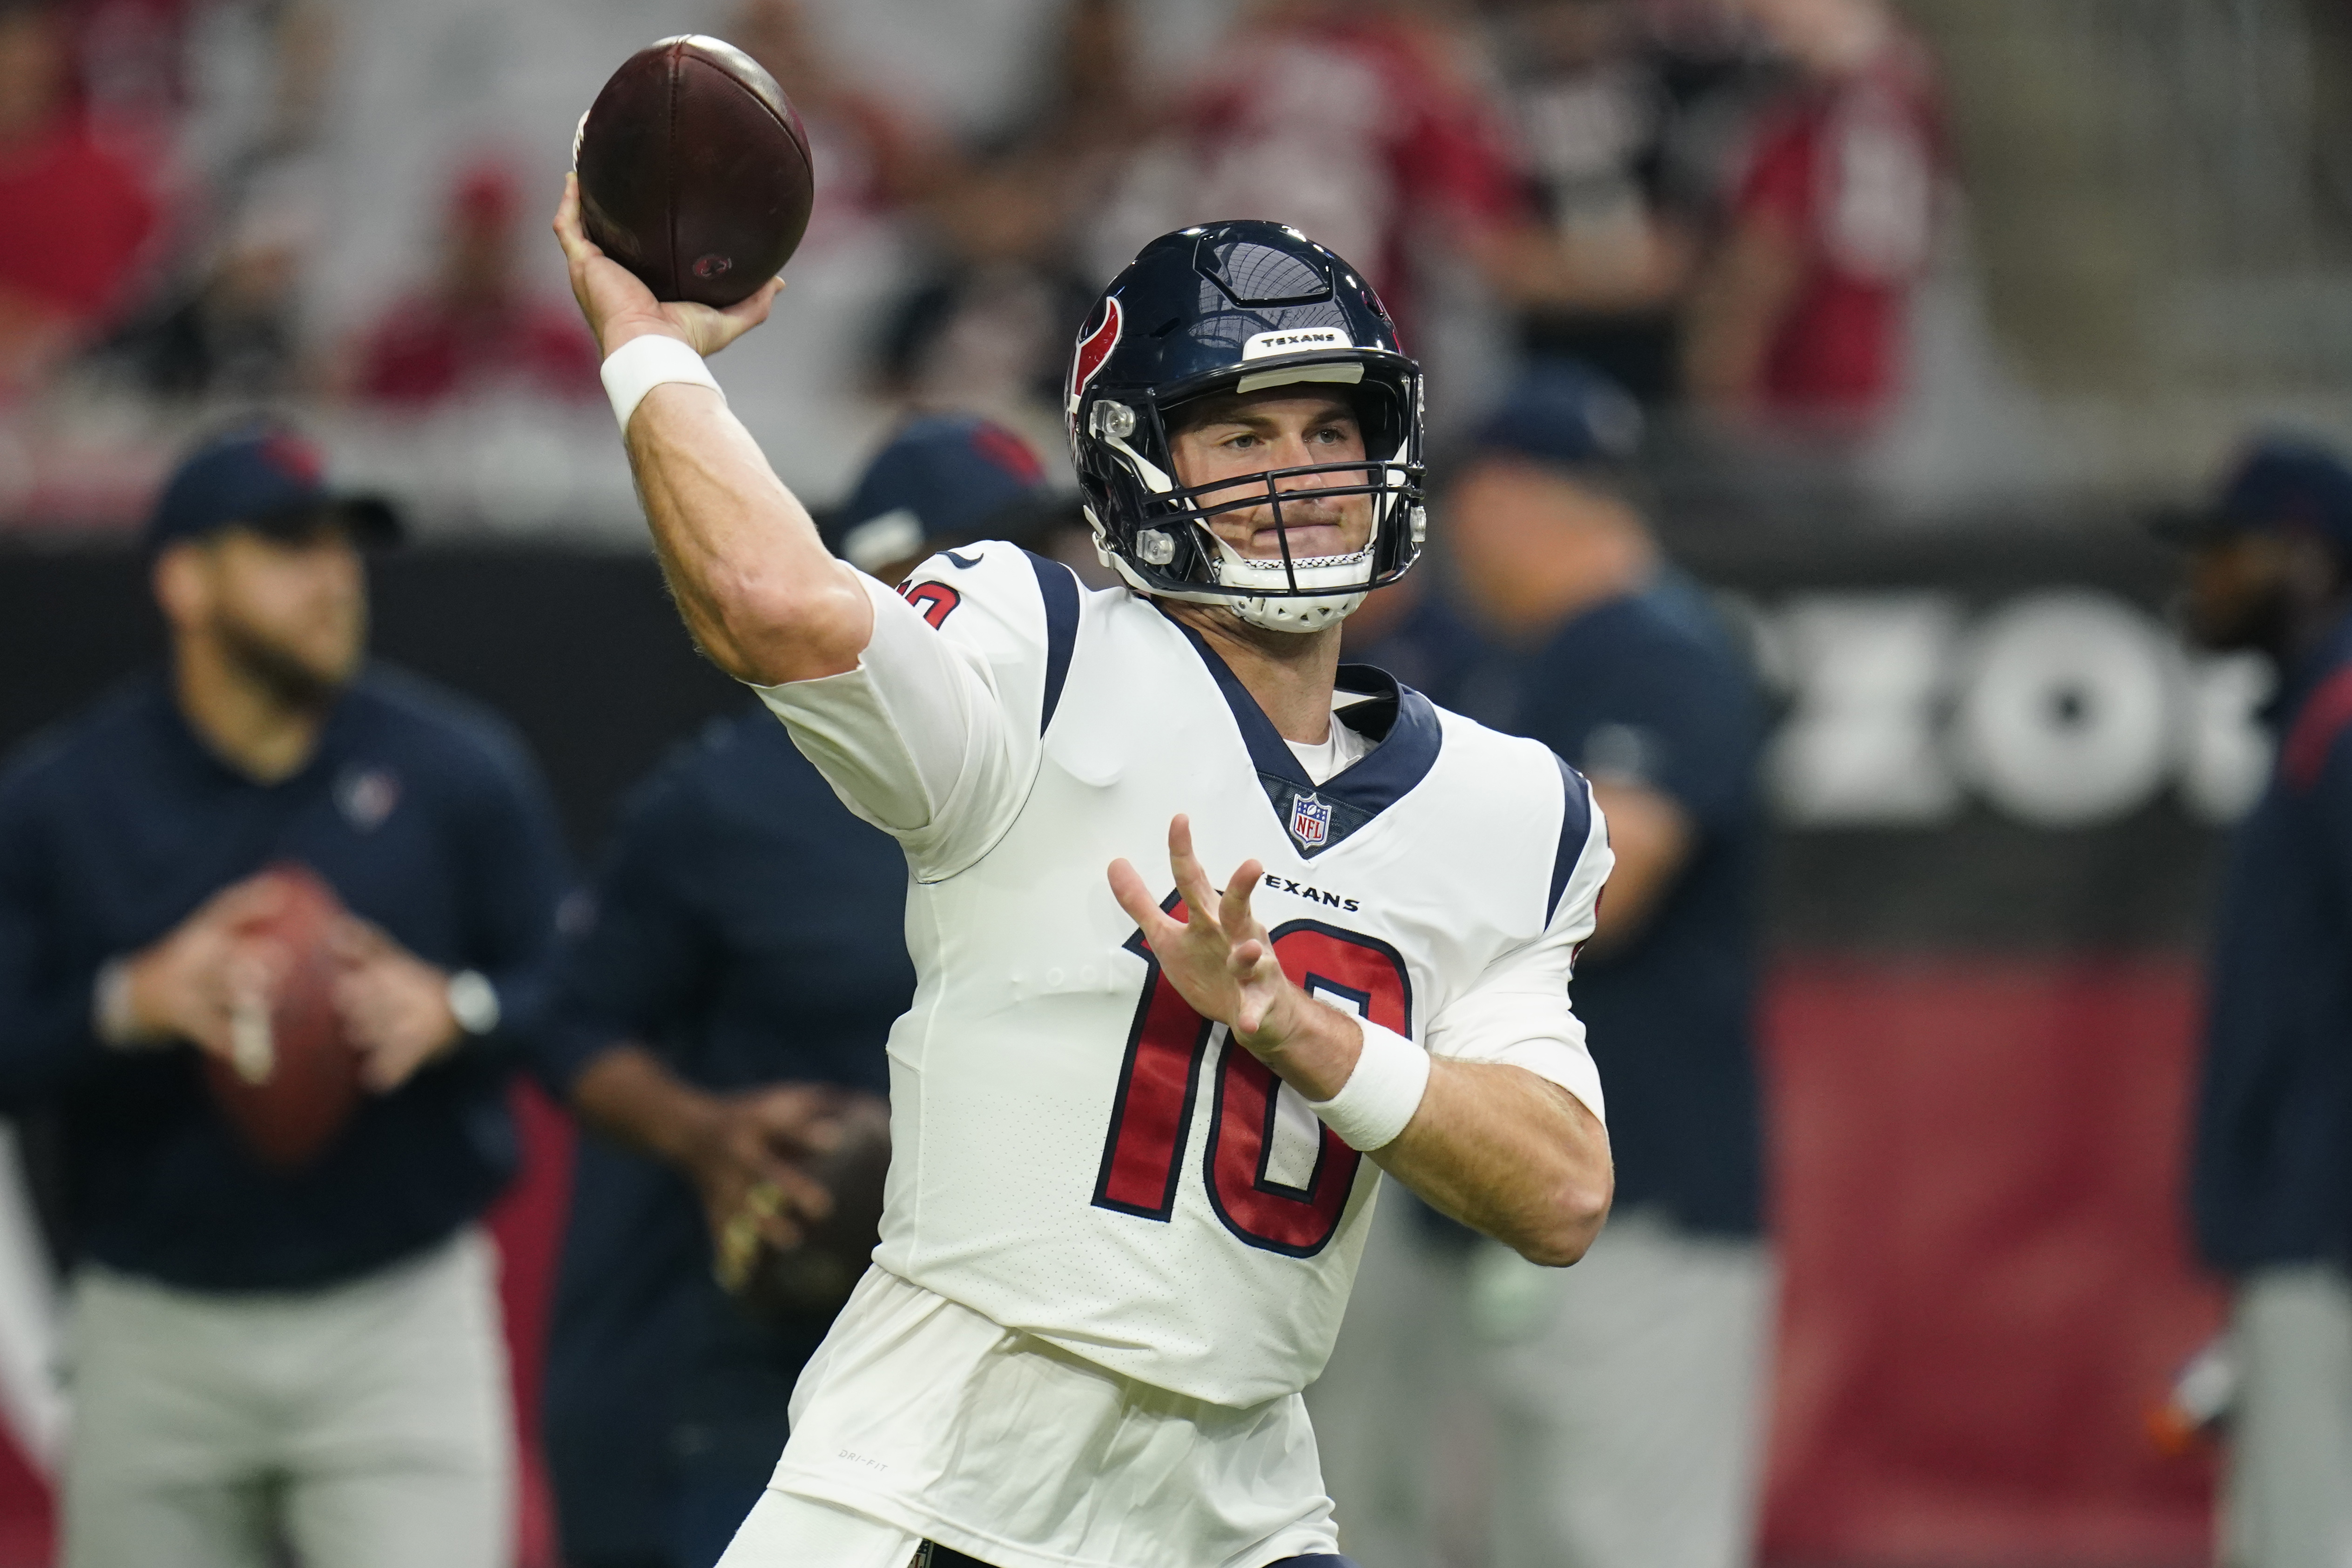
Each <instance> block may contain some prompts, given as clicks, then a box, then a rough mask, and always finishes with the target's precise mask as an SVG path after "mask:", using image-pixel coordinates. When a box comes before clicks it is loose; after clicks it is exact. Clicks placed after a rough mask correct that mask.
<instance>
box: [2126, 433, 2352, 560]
mask: <svg viewBox="0 0 2352 1568" xmlns="http://www.w3.org/2000/svg"><path fill="white" fill-rule="evenodd" d="M2148 527H2149V529H2150V531H2151V532H2153V533H2154V534H2155V535H2156V536H2157V537H2158V538H2162V539H2169V540H2171V541H2172V542H2173V543H2175V544H2184V545H2199V544H2210V543H2212V542H2214V541H2215V540H2218V539H2224V538H2230V537H2231V535H2233V534H2242V533H2251V532H2255V531H2258V530H2259V531H2270V532H2284V531H2285V530H2287V529H2290V528H2307V529H2309V530H2310V531H2312V532H2313V533H2315V534H2317V535H2319V536H2320V537H2321V538H2324V539H2326V541H2327V542H2328V543H2329V544H2330V545H2332V546H2333V547H2335V549H2336V553H2337V554H2339V555H2342V556H2344V557H2346V558H2347V559H2352V468H2347V467H2346V466H2345V464H2344V459H2343V458H2341V457H2339V456H2337V455H2336V453H2335V452H2334V451H2333V450H2332V449H2331V448H2329V447H2327V446H2326V445H2324V444H2321V443H2319V442H2317V441H2312V440H2307V439H2304V438H2300V437H2294V436H2272V437H2269V438H2266V439H2264V440H2262V441H2258V442H2256V443H2255V444H2253V445H2252V446H2251V447H2249V448H2248V449H2247V451H2246V454H2245V455H2244V456H2242V457H2241V458H2240V459H2239V460H2238V463H2237V465H2236V466H2235V467H2234V468H2232V469H2231V471H2230V477H2229V479H2228V480H2227V481H2226V482H2225V483H2224V484H2223V485H2222V486H2221V495H2220V497H2218V498H2216V499H2215V500H2214V501H2213V502H2212V503H2211V504H2210V505H2208V506H2204V507H2189V508H2183V509H2179V510H2176V511H2171V512H2166V513H2162V514H2159V515H2158V517H2154V518H2153V519H2151V520H2150V522H2149V525H2148Z"/></svg>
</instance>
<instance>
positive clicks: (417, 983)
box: [332, 919, 465, 1094]
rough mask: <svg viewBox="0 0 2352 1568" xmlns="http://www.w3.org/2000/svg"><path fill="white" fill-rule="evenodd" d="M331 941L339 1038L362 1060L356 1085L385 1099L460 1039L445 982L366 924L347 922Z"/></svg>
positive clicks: (423, 961) (460, 1034) (418, 959)
mask: <svg viewBox="0 0 2352 1568" xmlns="http://www.w3.org/2000/svg"><path fill="white" fill-rule="evenodd" d="M332 941H333V943H334V950H335V956H336V957H337V958H338V959H339V960H340V961H341V964H342V973H341V975H340V976H338V977H336V980H335V1011H336V1013H337V1015H338V1016H340V1017H341V1019H342V1024H343V1037H344V1039H346V1040H350V1041H351V1043H352V1049H353V1050H355V1051H358V1052H359V1053H360V1082H362V1083H363V1084H365V1085H366V1086H367V1087H368V1088H370V1089H372V1090H373V1091H375V1092H377V1093H379V1094H388V1093H390V1092H392V1091H393V1090H394V1089H397V1088H399V1087H400V1086H401V1085H402V1084H403V1083H405V1082H408V1080H409V1077H410V1075H411V1074H413V1073H415V1071H416V1070H417V1069H418V1068H420V1067H422V1066H424V1065H425V1063H426V1062H428V1061H432V1060H433V1059H434V1058H435V1057H436V1056H439V1055H441V1054H442V1053H443V1052H445V1051H448V1050H449V1049H450V1048H451V1047H452V1046H454V1045H456V1044H457V1041H458V1040H459V1039H460V1038H461V1037H462V1036H463V1034H464V1032H465V1031H464V1030H462V1029H460V1028H459V1027H458V1023H457V1015H456V1014H455V1013H453V1012H451V1011H450V1010H449V977H448V976H447V975H446V974H444V973H443V972H442V971H441V970H439V969H437V968H436V967H433V966H432V965H430V964H428V963H426V962H425V960H424V959H422V958H419V957H418V956H416V955H415V954H414V953H411V952H410V951H409V950H408V949H407V948H405V947H403V946H401V945H400V944H399V943H398V942H395V941H394V940H393V938H392V937H391V936H388V935H387V934H386V933H385V932H384V931H383V930H382V929H381V928H380V927H377V926H374V925H370V924H368V923H367V922H366V921H364V920H357V919H347V920H345V921H344V922H343V923H342V925H340V926H338V927H337V928H336V930H335V933H334V936H333V937H332Z"/></svg>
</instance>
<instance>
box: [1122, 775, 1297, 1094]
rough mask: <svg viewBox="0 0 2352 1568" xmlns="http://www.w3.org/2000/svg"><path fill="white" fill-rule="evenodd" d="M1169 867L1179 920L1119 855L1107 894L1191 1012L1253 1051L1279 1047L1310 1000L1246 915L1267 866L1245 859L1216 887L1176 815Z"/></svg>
mask: <svg viewBox="0 0 2352 1568" xmlns="http://www.w3.org/2000/svg"><path fill="white" fill-rule="evenodd" d="M1168 867H1169V869H1170V870H1171V871H1172V872H1174V873H1176V891H1177V893H1178V894H1180V895H1181V897H1182V898H1183V901H1184V903H1183V912H1184V918H1182V919H1181V920H1179V919H1176V918H1175V917H1174V916H1172V915H1169V914H1168V913H1167V912H1166V911H1165V910H1163V909H1161V908H1160V904H1159V902H1158V901H1157V900H1156V899H1154V898H1153V897H1152V896H1151V890H1150V888H1149V887H1148V886H1146V885H1145V884H1144V881H1143V878H1142V877H1141V876H1140V875H1139V874H1138V873H1137V872H1136V869H1135V867H1133V866H1132V865H1129V863H1128V862H1126V861H1124V860H1115V861H1113V862H1110V891H1111V894H1112V896H1114V897H1116V898H1117V899H1118V906H1119V907H1120V908H1121V909H1124V910H1126V911H1127V913H1128V916H1129V919H1131V920H1133V921H1134V922H1135V924H1136V925H1138V926H1139V927H1140V928H1141V929H1142V931H1143V939H1144V940H1145V941H1146V942H1148V943H1150V945H1151V954H1152V956H1153V957H1155V958H1157V959H1159V961H1160V973H1161V974H1163V975H1165V976H1167V977H1168V979H1169V981H1170V983H1171V984H1172V985H1173V986H1174V987H1175V988H1176V989H1177V992H1178V994H1179V995H1181V996H1182V997H1183V998H1184V999H1185V1000H1186V1001H1187V1002H1189V1003H1191V1004H1192V1010H1193V1011H1194V1012H1197V1013H1199V1014H1200V1015H1201V1016H1202V1018H1205V1019H1214V1020H1215V1021H1217V1022H1218V1023H1222V1024H1226V1025H1229V1026H1230V1027H1231V1028H1232V1030H1233V1031H1234V1039H1235V1040H1240V1041H1241V1042H1242V1044H1243V1045H1244V1046H1245V1047H1247V1048H1248V1049H1249V1050H1250V1051H1252V1052H1253V1053H1255V1054H1256V1055H1259V1056H1265V1055H1267V1054H1269V1053H1271V1052H1275V1051H1280V1050H1281V1049H1282V1046H1283V1044H1284V1042H1285V1041H1286V1040H1288V1038H1289V1036H1290V1033H1291V1030H1292V1026H1293V1023H1294V1020H1295V1019H1296V1016H1297V1009H1298V1008H1299V1007H1301V1006H1311V1005H1312V1004H1311V1003H1310V1002H1309V1001H1308V998H1307V993H1306V992H1304V991H1302V990H1300V989H1299V988H1297V986H1294V985H1292V984H1291V983H1290V977H1288V976H1286V975H1285V974H1284V973H1283V972H1282V965H1281V962H1280V961H1279V960H1277V959H1276V957H1275V956H1274V945H1273V943H1272V941H1271V940H1270V939H1269V938H1268V937H1267V936H1266V931H1265V926H1263V925H1259V924H1258V922H1257V917H1256V916H1255V915H1252V914H1251V913H1250V894H1251V893H1252V891H1253V890H1255V888H1256V886H1257V884H1258V881H1259V879H1260V878H1261V877H1263V876H1264V875H1265V866H1263V865H1261V864H1259V863H1258V862H1256V861H1254V860H1250V861H1244V862H1242V863H1241V867H1240V869H1239V870H1237V871H1235V872H1234V874H1233V877H1232V879H1231V880H1230V881H1228V882H1227V883H1225V890H1224V892H1223V893H1219V892H1217V891H1216V889H1214V888H1213V887H1212V886H1211V885H1210V884H1209V877H1208V873H1206V872H1205V871H1203V870H1202V866H1201V861H1200V857H1199V856H1197V855H1195V854H1194V853H1193V852H1192V821H1191V819H1189V818H1187V817H1184V816H1181V815H1179V816H1177V817H1176V818H1175V819H1174V820H1172V821H1170V822H1169V824H1168Z"/></svg>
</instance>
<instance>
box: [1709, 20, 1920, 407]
mask: <svg viewBox="0 0 2352 1568" xmlns="http://www.w3.org/2000/svg"><path fill="white" fill-rule="evenodd" d="M1738 4H1739V5H1740V6H1741V8H1742V9H1743V10H1745V11H1746V13H1747V14H1748V16H1751V17H1752V18H1753V19H1754V20H1755V21H1756V23H1757V24H1758V25H1759V26H1760V27H1761V28H1762V30H1763V32H1764V34H1765V36H1766V37H1767V38H1768V39H1769V41H1770V42H1771V44H1772V45H1773V46H1774V47H1776V48H1777V49H1778V50H1779V51H1780V53H1781V54H1782V55H1784V56H1786V57H1787V58H1788V59H1789V61H1790V63H1791V65H1792V66H1793V67H1794V68H1796V69H1797V71H1798V73H1799V78H1798V81H1797V82H1796V84H1795V85H1794V86H1793V87H1792V88H1791V89H1790V91H1789V92H1788V94H1787V95H1786V97H1785V99H1783V100H1782V101H1781V102H1780V103H1778V104H1776V105H1775V106H1773V107H1772V108H1771V109H1769V110H1767V111H1766V112H1765V113H1764V114H1763V115H1762V116H1761V118H1760V119H1759V122H1758V124H1757V126H1756V129H1755V133H1754V137H1753V140H1752V142H1751V145H1750V148H1749V152H1748V167H1747V172H1746V174H1745V176H1744V177H1743V178H1742V179H1741V181H1740V183H1739V185H1738V193H1737V195H1736V197H1735V201H1734V205H1735V212H1734V214H1733V218H1732V226H1731V230H1730V233H1729V234H1728V235H1727V236H1726V238H1725V241H1724V243H1723V245H1722V247H1721V249H1720V250H1719V251H1718V253H1717V255H1716V256H1714V257H1713V258H1712V260H1711V261H1710V263H1709V264H1708V267H1707V272H1706V277H1705V278H1704V279H1703V280H1702V282H1701V284H1700V287H1699V288H1698V290H1697V292H1696V296H1695V298H1694V299H1693V301H1692V307H1691V310H1690V315H1689V318H1688V322H1687V329H1686V337H1685V372H1686V374H1687V376H1688V378H1689V387H1690V392H1691V393H1692V395H1693V396H1694V397H1695V398H1696V399H1697V400H1699V401H1701V402H1704V403H1706V404H1707V405H1709V406H1712V407H1714V408H1716V409H1717V410H1719V411H1722V412H1724V413H1732V414H1741V415H1760V416H1763V417H1765V418H1767V419H1769V420H1772V421H1775V422H1776V423H1793V424H1801V425H1804V426H1808V427H1811V428H1814V429H1818V430H1822V431H1826V432H1830V433H1839V432H1846V433H1851V432H1855V431H1859V430H1862V429H1865V428H1867V427H1868V425H1869V424H1870V423H1871V422H1872V421H1873V420H1874V419H1875V418H1876V417H1877V416H1879V415H1881V414H1883V413H1885V412H1886V411H1887V409H1888V408H1889V406H1890V405H1891V403H1892V402H1893V400H1894V398H1895V395H1896V393H1897V392H1900V390H1901V383H1902V379H1903V373H1904V369H1905V364H1904V350H1905V342H1904V332H1905V321H1904V318H1905V312H1906V307H1907V305H1908V302H1909V298H1910V293H1911V289H1912V287H1913V286H1914V285H1915V284H1916V282H1917V281H1918V279H1919V277H1920V276H1921V274H1922V273H1923V272H1924V271H1925V269H1926V267H1927V261H1928V256H1929V250H1930V246H1931V245H1932V243H1933V241H1934V237H1935V233H1934V231H1935V214H1936V205H1937V191H1938V186H1939V184H1940V182H1941V179H1942V176H1943V172H1944V170H1945V167H1946V163H1947V159H1946V155H1945V147H1944V137H1943V128H1942V119H1941V111H1940V108H1939V105H1938V102H1937V89H1936V83H1935V77H1934V71H1933V68H1932V66H1931V64H1930V62H1929V60H1928V58H1927V53H1926V50H1925V49H1924V47H1922V46H1921V45H1920V44H1919V43H1918V42H1917V40H1916V39H1915V38H1914V37H1912V36H1911V35H1910V34H1909V33H1908V32H1906V31H1905V30H1904V28H1903V27H1902V26H1901V25H1900V24H1899V23H1897V22H1896V20H1895V17H1894V16H1893V15H1892V14H1891V13H1890V12H1889V11H1888V10H1887V8H1886V5H1885V0H1738Z"/></svg>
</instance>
